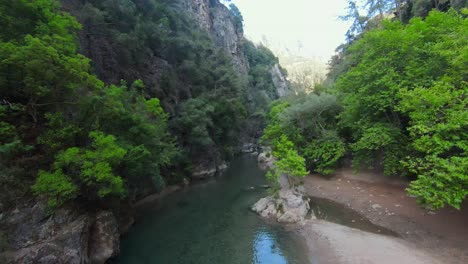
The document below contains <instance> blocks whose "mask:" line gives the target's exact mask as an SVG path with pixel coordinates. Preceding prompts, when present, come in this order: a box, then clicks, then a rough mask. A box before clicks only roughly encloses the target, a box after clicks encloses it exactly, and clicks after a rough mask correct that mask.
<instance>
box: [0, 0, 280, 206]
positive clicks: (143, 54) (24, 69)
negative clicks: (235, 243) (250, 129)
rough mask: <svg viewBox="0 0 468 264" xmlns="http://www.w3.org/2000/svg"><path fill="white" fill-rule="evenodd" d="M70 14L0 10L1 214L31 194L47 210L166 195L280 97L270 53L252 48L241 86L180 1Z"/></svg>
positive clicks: (86, 8) (113, 5)
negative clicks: (167, 187)
mask: <svg viewBox="0 0 468 264" xmlns="http://www.w3.org/2000/svg"><path fill="white" fill-rule="evenodd" d="M62 3H63V6H60V4H59V2H58V1H57V0H40V1H33V0H19V1H3V2H1V3H0V22H1V24H2V29H1V30H0V93H1V97H0V203H1V204H2V205H6V206H10V205H12V203H14V201H15V200H16V199H18V198H20V197H21V196H22V195H28V194H29V193H31V190H32V192H33V193H35V194H38V195H43V196H46V197H47V198H48V200H49V205H50V206H51V207H57V206H61V205H63V204H64V203H67V202H70V201H74V200H79V201H82V202H85V203H88V204H90V205H94V206H96V205H104V206H109V205H115V204H118V203H115V202H117V201H119V200H120V199H122V198H125V199H129V200H135V199H137V198H138V197H139V196H142V195H145V194H147V193H148V192H154V191H159V190H161V189H162V188H164V187H165V185H166V184H174V183H178V182H180V181H181V180H183V179H184V177H186V176H188V174H187V173H190V172H191V171H190V169H191V168H193V167H194V166H196V165H197V164H199V163H201V162H203V161H206V160H208V161H209V162H213V163H215V164H216V163H218V164H219V162H221V161H222V160H226V159H229V158H231V157H232V156H233V155H235V154H236V153H237V151H238V150H237V147H238V144H239V138H238V137H239V134H240V133H241V131H240V127H242V126H243V125H245V123H246V118H247V117H249V115H250V116H252V115H254V114H255V113H258V112H260V113H261V112H263V111H265V109H266V108H267V106H268V104H269V102H270V101H271V98H273V97H275V96H276V91H275V89H274V87H273V86H272V84H271V74H270V72H269V67H270V68H271V66H272V65H274V64H275V63H277V59H276V58H275V57H274V56H273V54H272V53H271V52H270V51H268V50H267V49H266V48H263V47H255V46H254V45H253V44H252V46H249V49H248V51H249V52H248V54H247V56H246V57H247V58H248V60H249V62H251V65H252V71H251V72H250V74H249V75H245V76H244V75H241V74H240V73H239V72H238V71H237V70H236V69H235V67H234V65H233V60H232V57H231V56H230V54H226V53H225V51H224V50H222V49H221V48H220V47H218V46H217V45H216V44H215V43H214V41H213V38H212V37H211V36H210V35H209V34H208V32H205V31H203V30H202V29H200V28H199V27H198V26H197V25H196V23H194V21H193V20H192V18H191V17H190V16H189V15H187V14H185V13H183V12H181V7H180V4H181V3H180V1H169V0H145V1H140V0H118V1H114V0H85V1H73V2H70V1H62ZM65 11H67V12H69V13H67V12H65ZM230 11H231V15H232V22H233V23H234V24H235V25H236V27H237V30H238V31H239V32H242V26H243V25H242V21H243V20H242V15H241V13H240V11H239V10H238V9H237V8H236V7H235V6H234V5H233V6H231V7H230ZM72 15H73V16H72ZM18 18H21V19H18ZM81 54H83V55H81ZM85 56H86V57H85ZM248 76H250V80H248V78H249V77H248ZM249 84H250V87H249ZM252 98H253V99H252ZM258 102H262V103H259V104H258V105H261V106H260V107H257V106H256V105H257V103H258ZM258 116H260V119H259V120H261V116H262V115H261V114H260V115H258ZM257 126H258V124H257ZM256 129H258V128H256ZM96 202H98V203H96Z"/></svg>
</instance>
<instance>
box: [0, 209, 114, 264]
mask: <svg viewBox="0 0 468 264" xmlns="http://www.w3.org/2000/svg"><path fill="white" fill-rule="evenodd" d="M2 225H4V226H5V228H6V229H8V230H9V232H8V233H9V236H8V241H9V248H8V250H7V251H6V252H3V253H1V254H0V259H2V258H3V259H4V260H5V262H6V263H18V264H20V263H21V264H25V263H71V264H74V263H76V264H81V263H104V262H105V261H107V260H108V259H109V258H110V257H113V256H115V255H116V254H117V253H118V252H119V250H118V249H119V232H118V226H117V221H116V219H115V217H114V215H113V214H112V213H111V212H106V211H101V212H98V213H96V214H93V213H79V212H78V210H74V209H60V210H57V211H56V212H54V214H53V215H49V214H48V211H47V210H46V206H45V203H43V202H38V203H37V204H35V205H34V206H33V207H26V208H22V209H16V210H15V211H13V212H11V213H10V214H8V215H7V216H6V218H5V220H4V222H3V223H2Z"/></svg>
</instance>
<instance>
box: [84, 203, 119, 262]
mask: <svg viewBox="0 0 468 264" xmlns="http://www.w3.org/2000/svg"><path fill="white" fill-rule="evenodd" d="M119 252H120V241H119V230H118V226H117V221H116V219H115V217H114V215H113V214H112V213H111V212H106V211H102V212H99V213H97V214H96V220H95V222H94V225H93V226H92V228H91V233H90V234H89V260H90V263H93V264H104V263H105V262H106V261H107V260H108V259H109V258H111V257H114V256H116V255H117V254H119Z"/></svg>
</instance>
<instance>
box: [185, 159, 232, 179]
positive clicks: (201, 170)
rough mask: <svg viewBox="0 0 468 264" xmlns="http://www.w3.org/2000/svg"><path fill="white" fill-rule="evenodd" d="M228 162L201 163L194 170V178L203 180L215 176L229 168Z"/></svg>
mask: <svg viewBox="0 0 468 264" xmlns="http://www.w3.org/2000/svg"><path fill="white" fill-rule="evenodd" d="M227 167H228V166H227V164H226V163H221V164H219V165H217V164H215V163H209V164H206V163H205V164H199V165H198V166H197V167H196V168H195V169H194V170H193V172H192V176H191V177H192V178H193V179H197V180H202V179H206V178H210V177H213V176H215V175H216V174H217V173H219V172H221V171H224V170H225V169H227Z"/></svg>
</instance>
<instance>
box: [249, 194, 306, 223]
mask: <svg viewBox="0 0 468 264" xmlns="http://www.w3.org/2000/svg"><path fill="white" fill-rule="evenodd" d="M309 201H310V200H309V198H307V197H305V196H304V194H303V193H301V192H299V191H297V189H289V190H281V191H279V193H278V195H277V197H276V198H275V197H273V196H267V197H265V198H262V199H260V200H259V201H258V202H257V203H255V204H254V205H253V206H252V210H253V211H254V212H256V213H257V214H259V215H260V216H262V217H264V218H276V220H277V221H278V222H281V223H297V222H302V221H303V220H304V219H305V217H306V216H307V213H308V212H309V210H310V206H309Z"/></svg>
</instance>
